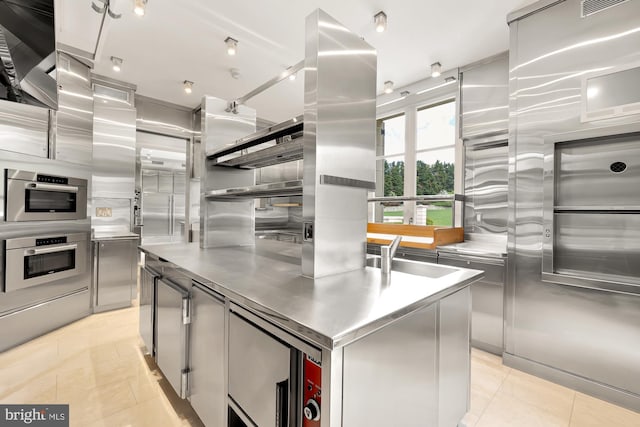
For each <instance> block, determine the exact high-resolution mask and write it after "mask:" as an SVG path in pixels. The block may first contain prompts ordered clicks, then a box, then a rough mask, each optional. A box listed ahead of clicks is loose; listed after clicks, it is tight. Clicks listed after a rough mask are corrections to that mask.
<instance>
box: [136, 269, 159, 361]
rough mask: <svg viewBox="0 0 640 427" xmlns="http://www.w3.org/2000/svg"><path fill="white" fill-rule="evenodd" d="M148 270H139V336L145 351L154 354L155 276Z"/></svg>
mask: <svg viewBox="0 0 640 427" xmlns="http://www.w3.org/2000/svg"><path fill="white" fill-rule="evenodd" d="M157 277H158V276H157V275H155V274H154V273H153V272H151V271H150V270H147V269H146V268H142V269H141V270H140V310H139V312H140V322H139V328H140V337H141V338H142V341H143V342H144V345H145V346H146V347H147V352H148V353H149V354H151V355H154V354H155V353H154V342H155V339H154V335H155V319H154V305H155V295H156V278H157Z"/></svg>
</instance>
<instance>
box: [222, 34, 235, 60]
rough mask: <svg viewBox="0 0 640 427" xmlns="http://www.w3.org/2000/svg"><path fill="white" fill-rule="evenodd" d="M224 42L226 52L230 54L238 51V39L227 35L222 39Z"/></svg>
mask: <svg viewBox="0 0 640 427" xmlns="http://www.w3.org/2000/svg"><path fill="white" fill-rule="evenodd" d="M224 42H225V44H226V45H227V53H228V54H229V55H231V56H233V55H235V54H236V53H237V52H238V40H236V39H234V38H231V37H227V38H226V39H224Z"/></svg>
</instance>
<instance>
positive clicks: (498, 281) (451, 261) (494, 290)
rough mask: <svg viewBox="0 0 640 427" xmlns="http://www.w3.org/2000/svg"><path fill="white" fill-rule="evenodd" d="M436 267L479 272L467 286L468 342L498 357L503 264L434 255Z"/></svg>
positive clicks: (502, 311) (502, 309)
mask: <svg viewBox="0 0 640 427" xmlns="http://www.w3.org/2000/svg"><path fill="white" fill-rule="evenodd" d="M438 264H444V265H451V266H454V267H462V268H473V269H475V270H483V271H484V276H485V277H484V278H483V279H482V280H479V281H477V282H475V283H472V284H471V307H472V309H471V342H472V344H473V346H474V347H477V348H480V349H482V350H486V351H490V352H492V353H496V354H502V350H503V337H504V332H503V330H504V278H505V268H504V264H502V265H500V264H498V263H489V262H482V261H481V260H479V259H478V258H472V257H464V256H452V255H448V256H447V255H445V256H442V255H440V256H438Z"/></svg>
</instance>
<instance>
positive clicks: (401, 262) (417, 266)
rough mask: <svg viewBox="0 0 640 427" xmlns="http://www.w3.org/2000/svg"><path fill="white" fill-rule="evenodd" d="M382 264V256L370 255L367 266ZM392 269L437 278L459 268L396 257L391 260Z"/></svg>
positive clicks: (376, 266) (377, 266)
mask: <svg viewBox="0 0 640 427" xmlns="http://www.w3.org/2000/svg"><path fill="white" fill-rule="evenodd" d="M381 264H382V258H381V257H379V256H370V257H368V258H367V267H374V268H380V265H381ZM391 271H400V272H403V273H408V274H413V275H416V276H424V277H430V278H432V279H437V278H439V277H444V276H446V275H448V274H451V273H453V272H455V271H457V269H456V268H452V267H447V266H444V265H437V264H431V263H428V262H420V261H411V260H407V259H398V258H394V259H393V261H392V262H391Z"/></svg>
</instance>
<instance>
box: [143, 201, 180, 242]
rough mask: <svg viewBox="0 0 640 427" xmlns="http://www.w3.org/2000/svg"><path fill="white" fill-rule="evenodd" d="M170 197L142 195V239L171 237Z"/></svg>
mask: <svg viewBox="0 0 640 427" xmlns="http://www.w3.org/2000/svg"><path fill="white" fill-rule="evenodd" d="M171 210H172V207H171V195H170V194H162V193H143V194H142V223H143V224H144V227H143V229H142V237H143V238H147V237H157V236H169V235H171V227H172V221H173V220H172V217H171Z"/></svg>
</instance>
